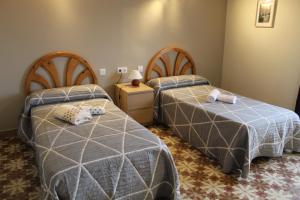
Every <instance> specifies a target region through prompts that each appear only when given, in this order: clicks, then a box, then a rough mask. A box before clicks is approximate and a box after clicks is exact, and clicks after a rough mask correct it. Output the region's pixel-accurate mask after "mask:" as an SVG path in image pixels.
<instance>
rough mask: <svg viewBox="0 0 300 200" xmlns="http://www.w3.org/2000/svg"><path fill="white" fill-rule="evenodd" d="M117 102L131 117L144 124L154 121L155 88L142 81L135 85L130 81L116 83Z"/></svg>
mask: <svg viewBox="0 0 300 200" xmlns="http://www.w3.org/2000/svg"><path fill="white" fill-rule="evenodd" d="M115 86H116V88H115V95H116V96H115V97H116V103H117V106H119V108H121V109H122V110H123V111H124V112H126V113H127V114H128V115H129V116H130V117H132V118H133V119H135V120H136V121H137V122H139V123H141V124H143V125H151V124H152V123H153V100H154V90H153V89H152V88H151V87H149V86H147V85H145V84H143V83H140V86H139V87H133V86H131V84H130V83H121V84H116V85H115Z"/></svg>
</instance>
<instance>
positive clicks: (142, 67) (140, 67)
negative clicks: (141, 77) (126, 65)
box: [138, 65, 144, 73]
mask: <svg viewBox="0 0 300 200" xmlns="http://www.w3.org/2000/svg"><path fill="white" fill-rule="evenodd" d="M138 70H139V72H140V73H143V71H144V66H143V65H139V66H138Z"/></svg>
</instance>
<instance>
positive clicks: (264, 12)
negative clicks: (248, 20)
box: [255, 0, 277, 28]
mask: <svg viewBox="0 0 300 200" xmlns="http://www.w3.org/2000/svg"><path fill="white" fill-rule="evenodd" d="M276 7H277V0H257V9H256V21H255V26H256V27H258V28H273V27H274V22H275V15H276Z"/></svg>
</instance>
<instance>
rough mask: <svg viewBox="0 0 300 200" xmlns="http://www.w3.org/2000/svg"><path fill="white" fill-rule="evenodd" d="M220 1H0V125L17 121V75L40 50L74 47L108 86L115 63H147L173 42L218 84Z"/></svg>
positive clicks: (222, 23) (19, 87)
mask: <svg viewBox="0 0 300 200" xmlns="http://www.w3.org/2000/svg"><path fill="white" fill-rule="evenodd" d="M225 18H226V0H26V1H25V0H24V1H22V0H21V1H20V0H1V1H0V70H1V75H0V76H1V77H0V88H1V89H0V113H1V115H0V130H6V129H12V128H16V127H17V118H18V115H19V113H20V111H21V108H22V106H23V100H24V96H23V84H24V76H25V73H26V72H27V70H28V69H29V67H30V65H31V64H32V63H33V62H34V61H35V60H36V59H37V58H39V57H40V56H42V55H44V54H46V53H48V52H49V51H55V50H67V51H72V52H75V53H78V54H80V55H82V56H83V57H85V58H86V59H87V60H88V61H89V62H90V63H92V64H93V65H94V69H95V70H96V71H97V74H98V70H97V69H98V68H100V67H106V68H107V71H108V74H107V76H105V77H99V78H100V82H99V83H100V84H101V85H102V86H103V87H104V88H105V89H106V90H108V91H109V92H111V91H112V84H114V83H115V82H116V81H117V78H118V77H117V76H116V74H115V71H116V66H120V65H127V66H135V65H139V64H142V65H144V66H146V65H147V63H148V61H149V59H150V58H151V57H152V55H153V54H154V53H155V52H156V51H158V50H159V49H161V48H163V47H165V46H167V45H170V44H175V45H177V46H180V47H182V48H184V49H186V50H187V51H188V52H189V53H190V54H191V55H192V56H193V58H194V60H195V63H196V65H197V68H198V72H199V73H200V74H202V75H204V76H206V77H207V78H209V79H210V80H211V81H212V83H214V84H215V85H219V84H220V81H221V68H222V57H223V44H224V31H225Z"/></svg>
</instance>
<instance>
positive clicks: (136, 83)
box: [131, 79, 140, 87]
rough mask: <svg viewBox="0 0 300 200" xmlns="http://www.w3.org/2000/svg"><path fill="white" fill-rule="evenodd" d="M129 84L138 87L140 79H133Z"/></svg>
mask: <svg viewBox="0 0 300 200" xmlns="http://www.w3.org/2000/svg"><path fill="white" fill-rule="evenodd" d="M131 85H132V86H134V87H139V86H140V80H138V79H133V80H132V81H131Z"/></svg>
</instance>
